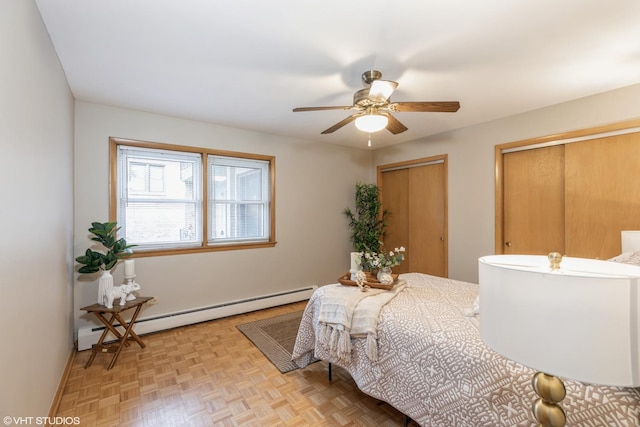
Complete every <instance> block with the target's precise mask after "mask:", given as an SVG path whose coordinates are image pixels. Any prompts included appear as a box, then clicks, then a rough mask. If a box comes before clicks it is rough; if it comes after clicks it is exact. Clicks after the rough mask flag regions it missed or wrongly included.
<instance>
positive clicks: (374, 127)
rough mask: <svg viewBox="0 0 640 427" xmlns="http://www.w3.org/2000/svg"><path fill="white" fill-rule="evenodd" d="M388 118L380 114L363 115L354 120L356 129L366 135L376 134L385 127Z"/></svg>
mask: <svg viewBox="0 0 640 427" xmlns="http://www.w3.org/2000/svg"><path fill="white" fill-rule="evenodd" d="M387 123H389V118H388V117H387V116H383V115H381V114H365V115H364V116H360V117H358V118H357V119H356V127H357V128H358V129H359V130H361V131H363V132H368V133H373V132H378V131H381V130H382V129H384V128H386V127H387Z"/></svg>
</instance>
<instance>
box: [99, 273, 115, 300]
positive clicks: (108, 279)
mask: <svg viewBox="0 0 640 427" xmlns="http://www.w3.org/2000/svg"><path fill="white" fill-rule="evenodd" d="M111 288H113V276H112V275H111V272H110V271H109V270H104V271H103V272H102V276H100V280H98V298H97V299H98V304H100V305H106V304H105V294H106V292H107V290H109V289H111Z"/></svg>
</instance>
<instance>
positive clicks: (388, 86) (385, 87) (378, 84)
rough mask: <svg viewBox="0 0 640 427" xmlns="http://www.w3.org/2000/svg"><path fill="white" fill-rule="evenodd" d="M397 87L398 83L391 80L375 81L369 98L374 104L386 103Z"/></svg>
mask: <svg viewBox="0 0 640 427" xmlns="http://www.w3.org/2000/svg"><path fill="white" fill-rule="evenodd" d="M397 87H398V83H396V82H392V81H391V80H374V81H372V82H371V88H370V89H369V96H368V98H369V100H371V101H373V102H385V101H386V100H387V99H389V97H390V96H391V94H392V93H393V91H394V90H396V88H397Z"/></svg>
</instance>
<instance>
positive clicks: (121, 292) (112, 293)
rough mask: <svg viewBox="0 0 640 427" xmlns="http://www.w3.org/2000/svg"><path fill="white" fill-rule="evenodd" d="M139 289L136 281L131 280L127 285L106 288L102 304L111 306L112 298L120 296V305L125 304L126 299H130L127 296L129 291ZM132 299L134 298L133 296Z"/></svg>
mask: <svg viewBox="0 0 640 427" xmlns="http://www.w3.org/2000/svg"><path fill="white" fill-rule="evenodd" d="M139 290H140V285H139V284H137V283H136V282H132V283H130V284H127V285H120V286H114V287H113V288H111V289H108V290H107V291H106V292H105V295H104V299H105V304H104V305H106V306H107V308H113V300H114V299H116V298H120V305H121V306H122V305H125V304H126V302H127V301H131V299H129V298H128V296H129V295H130V294H131V292H133V291H139ZM133 299H135V297H134V298H133Z"/></svg>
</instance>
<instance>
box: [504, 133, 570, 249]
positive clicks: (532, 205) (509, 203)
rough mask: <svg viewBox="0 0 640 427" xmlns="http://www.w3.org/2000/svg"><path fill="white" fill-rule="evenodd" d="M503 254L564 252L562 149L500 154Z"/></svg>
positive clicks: (559, 147) (558, 147) (547, 148)
mask: <svg viewBox="0 0 640 427" xmlns="http://www.w3.org/2000/svg"><path fill="white" fill-rule="evenodd" d="M503 172H504V181H503V207H504V215H503V218H504V221H503V238H504V242H503V248H502V253H505V254H533V255H546V254H548V253H549V252H560V253H561V254H564V253H565V243H564V242H565V230H564V228H565V222H564V219H565V212H564V146H563V145H556V146H552V147H543V148H535V149H527V150H522V151H515V152H509V153H505V154H504V155H503Z"/></svg>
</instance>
